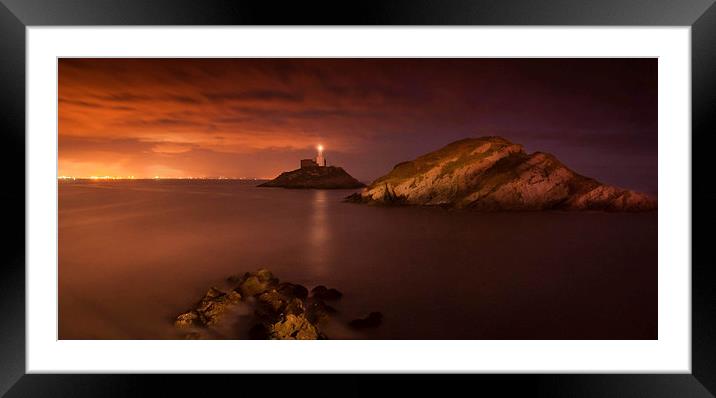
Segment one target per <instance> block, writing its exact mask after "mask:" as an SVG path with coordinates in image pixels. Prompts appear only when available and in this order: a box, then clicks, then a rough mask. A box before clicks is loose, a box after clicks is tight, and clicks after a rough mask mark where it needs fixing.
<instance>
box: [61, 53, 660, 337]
mask: <svg viewBox="0 0 716 398" xmlns="http://www.w3.org/2000/svg"><path fill="white" fill-rule="evenodd" d="M657 77H658V60H657V58H305V59H303V58H59V59H58V115H57V117H58V165H57V167H58V171H57V173H58V176H57V178H58V180H57V187H58V273H59V280H58V284H59V286H58V292H59V297H58V301H59V307H58V312H59V316H58V319H59V325H58V328H59V336H58V337H59V339H61V340H88V339H91V340H94V339H101V340H106V339H120V340H136V339H279V340H283V339H298V340H314V339H335V340H348V339H358V340H366V339H368V340H413V339H421V340H655V339H657V338H658V328H657V324H658V322H657V321H658V311H657V310H658V303H657V280H658V274H657V265H658V253H657V227H658V225H657V220H658V218H657V199H658V198H657V196H658V181H657V148H658V147H657V144H658V137H657V132H658V123H657V122H658V120H657V114H658V109H657V98H658V84H657V83H658V79H657Z"/></svg>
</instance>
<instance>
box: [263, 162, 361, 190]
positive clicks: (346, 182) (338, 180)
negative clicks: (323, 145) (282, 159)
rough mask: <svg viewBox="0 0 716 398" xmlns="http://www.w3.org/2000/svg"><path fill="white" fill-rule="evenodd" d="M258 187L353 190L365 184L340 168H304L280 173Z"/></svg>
mask: <svg viewBox="0 0 716 398" xmlns="http://www.w3.org/2000/svg"><path fill="white" fill-rule="evenodd" d="M259 187H276V188H293V189H355V188H363V187H365V184H363V183H362V182H360V181H358V180H356V179H355V178H353V177H351V175H350V174H348V173H347V172H346V171H345V170H343V169H342V168H340V167H335V166H326V167H305V168H301V169H298V170H293V171H287V172H285V173H281V175H279V176H278V177H276V178H274V179H273V180H271V181H267V182H265V183H263V184H260V185H259Z"/></svg>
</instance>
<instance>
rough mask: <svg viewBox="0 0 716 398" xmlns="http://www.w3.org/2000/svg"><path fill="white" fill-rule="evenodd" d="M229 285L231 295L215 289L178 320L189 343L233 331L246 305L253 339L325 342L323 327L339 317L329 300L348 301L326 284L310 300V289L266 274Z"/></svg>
mask: <svg viewBox="0 0 716 398" xmlns="http://www.w3.org/2000/svg"><path fill="white" fill-rule="evenodd" d="M227 282H228V283H229V284H230V285H231V286H232V289H231V290H230V291H228V292H223V291H221V290H219V289H218V288H215V287H212V288H210V289H209V291H207V293H206V294H205V295H204V297H202V299H201V300H199V302H198V303H197V304H196V305H195V306H194V308H193V309H191V310H189V311H187V312H185V313H182V314H180V315H179V316H177V318H176V320H175V321H174V326H175V327H177V328H179V329H181V330H183V331H185V332H186V334H185V335H184V336H185V338H187V339H202V338H210V337H211V336H213V335H214V334H213V333H214V332H215V329H217V328H218V329H220V328H222V327H223V328H224V329H230V328H232V327H234V326H233V323H235V322H236V321H237V319H238V315H237V314H238V313H239V311H236V309H237V308H238V307H239V306H246V307H247V308H248V309H250V310H251V311H250V313H251V314H252V315H251V317H250V319H249V320H248V321H246V320H244V321H245V322H248V323H249V324H247V325H246V326H247V327H248V333H249V337H250V338H253V339H280V340H286V339H297V340H313V339H325V338H327V337H326V335H325V334H324V333H323V332H322V331H321V327H322V326H325V324H326V323H327V322H328V321H329V320H330V318H331V316H333V315H334V314H336V313H337V310H336V309H335V308H333V307H331V306H330V305H328V304H326V303H325V300H334V301H335V300H339V299H340V298H341V297H342V296H343V294H342V293H341V292H340V291H338V290H336V289H334V288H328V287H326V286H323V285H319V286H316V287H315V288H313V289H312V290H311V295H310V296H309V294H308V289H307V288H306V287H305V286H302V285H299V284H295V283H289V282H279V280H278V278H276V277H274V275H273V274H272V273H271V272H270V271H268V270H266V269H260V270H258V271H256V272H247V273H245V274H243V275H237V276H232V277H229V278H228V279H227ZM372 315H373V314H371V316H372ZM369 318H370V317H369ZM372 321H373V322H374V321H375V320H374V319H373V320H372ZM358 328H360V327H358Z"/></svg>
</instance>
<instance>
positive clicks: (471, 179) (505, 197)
mask: <svg viewBox="0 0 716 398" xmlns="http://www.w3.org/2000/svg"><path fill="white" fill-rule="evenodd" d="M346 199H347V200H348V201H350V202H356V203H372V204H384V205H423V206H444V207H449V208H470V209H477V210H483V211H500V210H520V211H521V210H550V209H556V210H606V211H650V210H655V209H656V207H657V205H656V200H655V199H654V198H652V197H650V196H648V195H646V194H643V193H638V192H633V191H629V190H626V189H621V188H616V187H612V186H608V185H604V184H602V183H600V182H598V181H596V180H594V179H592V178H588V177H585V176H582V175H579V174H577V173H575V172H573V171H572V170H570V169H568V168H567V167H566V166H565V165H563V164H562V163H561V162H560V161H559V160H557V158H555V157H554V156H552V155H550V154H547V153H542V152H535V153H532V154H527V153H526V152H525V151H524V149H523V148H522V146H521V145H517V144H513V143H511V142H509V141H507V140H505V139H503V138H500V137H482V138H471V139H465V140H460V141H456V142H453V143H452V144H449V145H447V146H446V147H444V148H442V149H439V150H437V151H435V152H431V153H428V154H426V155H423V156H420V157H418V158H417V159H415V160H412V161H408V162H403V163H400V164H398V165H396V166H395V167H394V168H393V170H392V171H391V172H390V173H388V174H386V175H385V176H383V177H380V178H379V179H377V180H375V181H374V182H373V183H372V184H371V185H370V186H368V187H367V188H366V189H364V190H363V192H361V193H356V194H354V195H351V196H349V197H348V198H346Z"/></svg>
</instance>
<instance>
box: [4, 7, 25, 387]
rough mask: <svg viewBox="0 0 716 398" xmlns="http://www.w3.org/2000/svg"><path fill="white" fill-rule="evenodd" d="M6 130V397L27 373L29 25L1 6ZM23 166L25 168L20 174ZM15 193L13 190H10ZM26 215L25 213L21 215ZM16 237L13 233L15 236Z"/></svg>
mask: <svg viewBox="0 0 716 398" xmlns="http://www.w3.org/2000/svg"><path fill="white" fill-rule="evenodd" d="M0 54H2V57H0V70H1V72H0V87H2V90H3V94H2V95H0V109H2V111H0V125H1V126H2V137H3V140H2V143H3V147H4V148H5V151H4V152H5V155H3V156H0V159H2V160H1V162H2V170H4V171H5V172H6V176H4V178H3V179H4V180H5V181H4V182H5V184H6V188H5V189H3V190H0V195H1V197H2V203H3V205H4V208H5V209H8V211H7V213H6V216H7V220H6V222H7V224H6V225H12V229H10V227H8V228H7V229H6V231H8V232H9V233H8V234H7V235H6V237H5V238H4V239H3V240H4V242H3V244H4V245H3V246H4V248H5V250H4V252H5V253H4V257H5V262H4V264H3V265H2V267H3V277H2V278H0V313H1V314H3V318H4V320H3V322H0V336H2V339H0V395H3V393H5V392H6V391H7V390H8V389H9V388H10V387H11V386H12V385H13V384H14V383H15V382H16V381H17V380H18V379H20V377H22V375H23V374H24V373H25V233H24V232H25V211H24V210H25V168H24V165H25V25H24V24H23V23H22V22H21V21H20V20H19V19H18V18H17V17H16V16H15V15H14V14H13V13H12V12H10V10H8V9H7V8H6V7H5V6H4V5H3V4H0ZM19 164H22V165H23V167H22V169H20V167H18V165H19ZM10 187H12V189H11V188H10ZM21 209H22V211H21ZM11 231H12V232H11Z"/></svg>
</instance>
